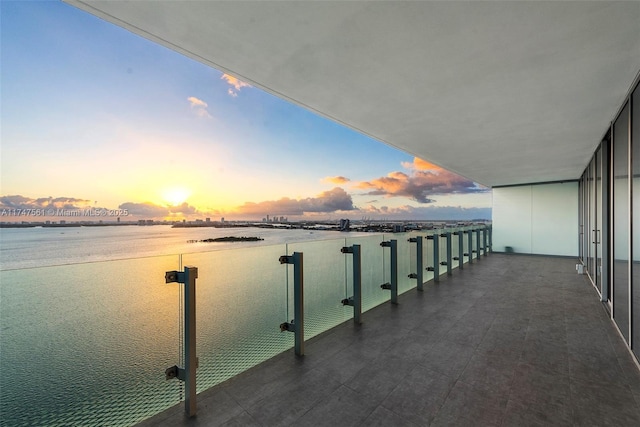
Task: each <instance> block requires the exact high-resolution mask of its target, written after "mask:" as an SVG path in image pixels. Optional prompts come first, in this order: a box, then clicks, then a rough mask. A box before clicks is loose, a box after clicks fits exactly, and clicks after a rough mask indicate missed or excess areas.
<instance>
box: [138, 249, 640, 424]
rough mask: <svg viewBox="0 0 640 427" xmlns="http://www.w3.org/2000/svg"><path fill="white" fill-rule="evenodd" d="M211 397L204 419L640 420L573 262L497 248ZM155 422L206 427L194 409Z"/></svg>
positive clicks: (636, 378)
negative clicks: (188, 416)
mask: <svg viewBox="0 0 640 427" xmlns="http://www.w3.org/2000/svg"><path fill="white" fill-rule="evenodd" d="M306 353H307V355H306V356H304V358H296V357H295V356H294V355H293V351H292V350H289V351H287V352H285V353H282V354H280V355H278V356H276V357H274V358H272V359H270V360H268V361H267V362H265V363H262V364H260V365H258V366H257V367H255V368H252V369H250V370H248V371H247V372H244V373H242V374H240V375H238V376H236V377H234V378H232V379H230V380H228V381H226V382H224V383H222V384H220V385H218V386H216V387H213V388H211V389H209V390H207V391H206V392H204V393H202V395H201V396H199V414H198V416H197V424H202V425H341V426H342V425H456V426H466V425H469V426H472V425H473V426H479V425H482V426H485V425H486V426H492V425H505V426H507V425H508V426H510V425H513V426H523V425H576V426H578V425H579V426H585V425H618V426H630V425H638V423H640V408H639V405H638V399H640V375H639V372H638V369H637V366H636V365H635V363H634V361H633V359H632V356H631V355H630V354H629V352H628V350H627V348H626V346H625V345H624V343H623V342H622V340H621V338H620V337H619V335H618V334H617V332H616V330H615V328H614V326H613V324H612V323H611V321H610V320H609V318H608V314H607V313H606V312H605V310H604V309H603V306H602V304H601V303H600V302H599V301H598V295H597V293H596V292H595V290H594V289H593V287H592V286H591V284H589V282H588V281H587V280H586V278H585V276H580V275H578V274H576V272H575V261H574V260H573V259H569V258H557V257H543V256H525V255H507V254H491V255H490V256H489V257H488V258H486V259H483V260H482V261H480V262H477V263H475V264H473V265H472V266H469V267H468V268H465V269H464V270H461V271H457V272H455V273H454V275H453V276H451V277H448V278H446V279H443V280H442V281H441V282H440V283H439V284H434V283H433V282H431V283H429V284H428V285H427V286H425V289H424V292H422V293H421V292H417V291H416V290H415V289H413V290H411V291H409V292H406V293H404V294H402V295H401V296H400V298H399V304H398V305H397V306H394V305H390V304H383V305H380V306H377V307H376V308H374V309H372V310H370V311H368V312H367V313H366V314H365V318H364V322H363V324H362V325H361V326H356V325H354V324H353V323H352V322H349V321H347V322H345V323H342V324H340V325H339V326H337V327H335V328H333V329H331V330H329V331H327V332H325V333H323V334H321V335H319V336H317V337H315V338H313V339H312V340H310V341H309V342H308V345H307V352H306ZM141 425H143V426H175V425H192V422H191V421H189V420H188V419H186V418H184V415H183V412H182V406H177V407H174V408H172V409H170V410H168V411H165V412H164V413H162V414H159V415H158V416H156V417H154V418H151V419H149V420H147V421H146V422H144V423H142V424H141Z"/></svg>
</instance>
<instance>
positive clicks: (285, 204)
mask: <svg viewBox="0 0 640 427" xmlns="http://www.w3.org/2000/svg"><path fill="white" fill-rule="evenodd" d="M354 209H355V207H354V206H353V201H352V200H351V196H350V195H349V194H347V192H346V191H344V190H343V189H342V188H340V187H336V188H334V189H333V190H329V191H323V192H322V193H320V194H319V195H318V196H316V197H307V198H305V199H299V200H296V199H290V198H288V197H283V198H282V199H279V200H268V201H264V202H259V203H253V202H247V203H245V204H244V205H242V206H240V207H238V208H237V209H236V213H237V214H240V215H254V216H255V215H259V216H264V215H304V214H307V213H331V212H336V211H351V210H354Z"/></svg>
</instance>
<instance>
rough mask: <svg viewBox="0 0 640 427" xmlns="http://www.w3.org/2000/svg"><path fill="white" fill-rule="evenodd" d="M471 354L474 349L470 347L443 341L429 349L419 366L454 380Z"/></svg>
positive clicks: (464, 366)
mask: <svg viewBox="0 0 640 427" xmlns="http://www.w3.org/2000/svg"><path fill="white" fill-rule="evenodd" d="M473 352H474V348H473V347H471V346H468V345H463V344H459V343H457V342H451V341H448V340H443V341H440V342H439V343H437V344H435V345H434V346H433V347H431V348H430V349H429V352H427V354H426V356H425V358H424V360H423V361H421V362H420V364H421V365H423V366H425V367H427V368H429V369H431V370H434V371H436V372H439V373H441V374H444V375H446V376H448V377H450V378H453V379H456V378H458V377H459V376H460V374H462V372H463V371H464V369H465V368H466V366H467V364H468V363H469V360H471V357H472V356H473Z"/></svg>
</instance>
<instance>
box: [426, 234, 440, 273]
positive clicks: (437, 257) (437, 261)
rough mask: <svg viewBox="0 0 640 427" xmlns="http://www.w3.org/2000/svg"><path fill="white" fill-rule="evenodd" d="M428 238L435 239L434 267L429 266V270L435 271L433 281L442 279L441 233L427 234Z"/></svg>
mask: <svg viewBox="0 0 640 427" xmlns="http://www.w3.org/2000/svg"><path fill="white" fill-rule="evenodd" d="M427 240H432V241H433V267H427V270H428V271H433V281H434V282H439V281H440V245H439V242H440V234H439V233H436V234H432V235H430V236H427Z"/></svg>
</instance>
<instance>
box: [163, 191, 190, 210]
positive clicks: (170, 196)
mask: <svg viewBox="0 0 640 427" xmlns="http://www.w3.org/2000/svg"><path fill="white" fill-rule="evenodd" d="M190 195H191V190H189V189H187V188H184V187H171V188H167V189H166V190H164V191H163V192H162V199H163V200H164V201H165V202H167V203H169V204H170V205H171V206H178V205H181V204H182V203H184V202H186V201H187V199H188V198H189V196H190Z"/></svg>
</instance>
